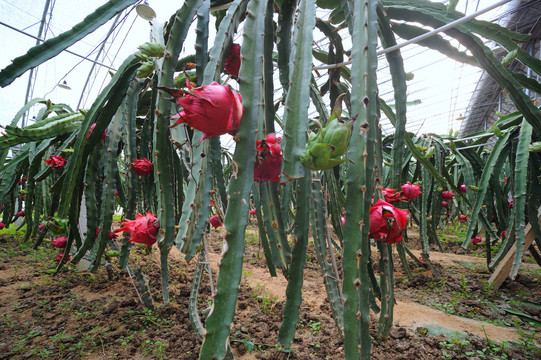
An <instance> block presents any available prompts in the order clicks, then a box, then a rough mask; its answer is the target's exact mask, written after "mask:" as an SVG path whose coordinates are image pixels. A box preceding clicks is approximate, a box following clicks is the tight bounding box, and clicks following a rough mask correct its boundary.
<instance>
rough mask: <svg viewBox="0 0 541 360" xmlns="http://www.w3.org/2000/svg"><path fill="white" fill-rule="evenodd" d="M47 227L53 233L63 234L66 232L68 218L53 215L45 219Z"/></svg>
mask: <svg viewBox="0 0 541 360" xmlns="http://www.w3.org/2000/svg"><path fill="white" fill-rule="evenodd" d="M47 228H49V231H51V233H52V234H53V235H63V234H65V233H67V232H68V219H63V218H60V217H58V216H54V217H53V218H51V219H50V220H49V221H47Z"/></svg>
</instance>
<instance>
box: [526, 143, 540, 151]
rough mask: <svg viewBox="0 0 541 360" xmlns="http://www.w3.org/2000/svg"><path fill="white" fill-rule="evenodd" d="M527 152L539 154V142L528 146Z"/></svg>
mask: <svg viewBox="0 0 541 360" xmlns="http://www.w3.org/2000/svg"><path fill="white" fill-rule="evenodd" d="M528 151H529V152H541V141H536V142H533V143H531V144H530V145H528Z"/></svg>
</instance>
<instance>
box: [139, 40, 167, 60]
mask: <svg viewBox="0 0 541 360" xmlns="http://www.w3.org/2000/svg"><path fill="white" fill-rule="evenodd" d="M138 49H139V50H141V52H142V53H143V54H144V55H146V56H151V57H157V58H161V57H163V53H164V52H165V45H163V44H159V43H155V42H146V43H144V44H143V45H140V46H139V48H138Z"/></svg>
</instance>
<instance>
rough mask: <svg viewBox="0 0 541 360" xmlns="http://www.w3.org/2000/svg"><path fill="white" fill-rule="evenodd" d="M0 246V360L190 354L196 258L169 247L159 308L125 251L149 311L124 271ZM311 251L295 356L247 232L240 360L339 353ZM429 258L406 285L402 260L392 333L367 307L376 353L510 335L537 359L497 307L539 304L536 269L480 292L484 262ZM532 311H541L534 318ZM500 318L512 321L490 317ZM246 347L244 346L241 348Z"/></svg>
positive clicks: (440, 354) (479, 343)
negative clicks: (66, 264)
mask: <svg viewBox="0 0 541 360" xmlns="http://www.w3.org/2000/svg"><path fill="white" fill-rule="evenodd" d="M222 236H223V232H222V231H213V232H212V236H211V238H210V240H209V250H210V260H211V263H212V264H213V266H212V267H213V271H214V276H216V271H217V263H218V260H219V256H220V255H219V254H220V252H221V241H222ZM0 246H1V247H2V248H3V252H2V253H0V255H1V257H0V259H1V263H0V299H1V304H3V305H2V306H1V307H0V359H33V358H36V359H41V358H52V359H197V353H198V349H199V346H200V340H199V339H198V337H197V336H196V334H195V332H194V331H193V330H192V327H191V324H190V321H189V318H188V314H187V303H188V298H189V293H190V286H191V282H190V281H191V277H192V273H193V270H194V267H195V262H194V261H192V262H191V263H186V261H184V260H183V259H182V258H181V256H180V254H179V253H176V252H174V253H173V254H172V256H171V260H170V281H171V304H170V305H169V306H160V305H159V304H160V302H161V291H160V285H159V284H160V271H159V260H158V256H157V255H158V254H157V252H156V251H154V252H153V253H152V254H150V255H147V254H145V253H144V252H143V251H141V250H140V249H138V248H134V249H132V252H133V256H132V259H131V261H132V266H134V267H135V266H140V267H141V268H142V270H143V272H144V273H145V274H146V276H147V278H148V280H149V284H150V287H151V289H152V295H153V297H154V300H155V304H156V305H157V307H156V310H155V311H148V310H144V309H143V307H142V305H141V304H140V303H139V301H138V298H137V296H136V293H135V289H134V287H133V285H132V283H131V280H130V277H129V276H128V275H127V274H126V273H125V272H120V271H118V270H116V269H115V270H114V271H113V272H112V273H110V274H108V272H107V271H105V269H103V268H102V269H100V270H99V271H98V272H97V273H88V272H86V271H76V270H75V269H71V270H69V271H66V272H62V273H60V274H57V275H50V274H47V273H46V270H47V269H48V268H49V269H50V268H52V266H53V264H52V259H54V257H55V256H56V253H55V252H54V251H53V250H51V249H49V248H48V247H44V248H43V249H41V250H37V251H34V250H32V249H29V248H28V247H25V248H23V249H21V248H20V246H19V244H17V243H16V241H15V240H14V239H13V238H11V237H9V236H4V237H1V236H0ZM154 250H155V249H154ZM308 254H309V256H308V262H307V265H306V268H305V281H304V285H303V303H302V305H301V314H300V319H299V324H298V330H297V334H296V337H295V340H294V342H293V344H292V352H290V353H284V352H281V351H280V349H278V347H277V346H276V344H277V334H278V329H279V326H280V322H281V318H282V315H281V312H282V309H283V306H284V302H285V288H286V285H287V282H286V280H285V279H284V277H283V276H282V275H280V274H279V275H278V276H277V277H270V276H269V274H268V271H267V270H266V266H265V263H264V260H263V256H262V250H260V249H259V248H258V246H257V242H256V237H255V235H254V233H253V232H252V231H250V232H249V233H248V234H247V252H246V255H245V266H244V275H243V280H242V283H241V287H240V293H239V300H238V305H237V312H236V316H235V319H234V322H233V324H232V327H231V329H232V331H231V340H232V346H233V349H234V351H235V353H236V358H237V359H244V360H247V359H269V360H274V359H284V360H285V359H298V360H304V359H333V360H334V359H337V360H339V359H343V358H344V357H343V342H342V340H341V337H340V335H339V334H338V332H337V330H336V327H335V325H334V321H333V319H332V318H331V317H330V315H329V314H330V307H329V303H328V301H327V300H326V294H325V289H324V286H323V282H322V279H321V274H320V272H319V267H318V265H317V261H316V260H315V259H316V256H315V252H314V249H313V246H309V249H308ZM374 256H375V257H376V255H375V254H374ZM442 256H445V255H442ZM431 259H432V260H433V261H434V262H436V263H437V266H438V269H439V270H440V272H441V273H442V274H444V276H443V277H442V278H440V279H435V278H433V276H432V274H431V273H430V272H429V271H428V270H427V269H425V268H414V272H415V274H416V275H415V278H414V280H413V281H409V280H407V279H406V278H405V277H404V276H403V275H402V273H403V272H402V270H401V268H400V265H399V264H397V268H396V273H395V275H396V278H397V288H396V294H397V296H396V297H397V301H398V302H397V305H396V306H395V315H394V324H395V326H394V327H393V328H392V329H391V332H390V335H389V336H387V337H385V338H377V337H376V335H375V334H376V323H377V321H376V320H377V317H376V315H374V314H373V321H372V327H373V329H372V330H373V335H374V341H373V346H372V354H373V355H372V358H373V359H404V360H410V359H444V358H445V356H451V357H449V358H453V359H482V358H483V357H480V356H477V355H476V356H477V357H476V356H473V355H467V354H470V353H471V354H475V353H476V352H481V353H483V351H487V349H490V351H491V352H490V354H491V356H492V357H485V358H492V359H497V358H500V355H501V354H502V350H497V351H496V350H494V348H496V345H494V344H495V343H493V341H510V340H515V341H517V342H518V343H520V344H522V346H521V347H513V346H509V347H508V348H506V349H505V352H506V354H507V358H508V359H516V360H520V359H528V358H529V359H535V358H536V356H538V355H535V354H534V353H532V351H533V350H532V349H535V346H536V344H535V339H534V338H535V336H538V335H535V334H536V333H534V335H535V336H534V335H530V337H529V338H527V339H525V338H524V331H526V332H527V333H528V334H531V333H532V332H533V331H535V330H536V329H535V328H533V327H531V326H527V325H524V324H522V323H520V321H519V320H517V319H516V318H514V319H513V317H511V316H509V315H505V313H503V311H502V309H501V308H503V307H513V308H517V307H518V308H519V309H522V310H524V311H528V309H525V308H524V307H520V306H521V305H520V302H519V300H520V299H522V298H524V296H523V295H524V291H528V292H527V294H528V295H529V297H528V299H529V300H535V299H537V301H538V302H541V296H540V295H541V281H540V278H539V273H536V272H535V270H524V271H522V270H521V273H520V275H519V277H518V278H517V281H516V282H514V283H510V282H506V283H504V286H503V287H502V290H501V291H499V292H493V293H487V290H486V289H485V288H484V287H483V285H482V281H483V279H486V278H488V276H489V273H488V271H486V270H483V268H482V266H481V264H477V263H474V262H472V263H474V265H468V266H465V265H464V263H457V262H454V261H452V262H450V263H449V262H446V261H443V260H442V261H441V263H439V260H438V259H437V256H435V255H434V254H432V256H431ZM375 260H376V261H375V262H376V263H377V259H375ZM458 260H460V259H458ZM458 260H457V261H458ZM469 260H471V259H469ZM469 260H468V261H469ZM476 264H477V265H476ZM108 275H109V276H108ZM467 294H471V296H470V295H467ZM521 294H522V295H521ZM473 295H475V296H473ZM208 300H210V287H209V283H208V277H207V278H206V279H205V280H204V282H203V286H202V290H201V302H200V306H199V308H200V310H201V311H203V310H204V309H205V308H206V307H207V306H206V303H207V301H208ZM487 303H490V304H492V305H487ZM435 304H436V305H435ZM438 304H439V305H438ZM435 308H436V309H435ZM437 309H440V310H445V312H444V311H439V310H437ZM529 310H530V311H531V312H534V310H532V309H529ZM449 313H451V314H455V315H460V316H455V315H451V314H449ZM530 314H531V313H530ZM531 315H532V316H537V318H539V314H537V315H535V314H531ZM203 317H204V316H203ZM506 323H507V324H508V325H509V326H507V327H502V326H496V325H495V324H502V325H505V324H506ZM517 329H521V330H522V332H521V333H520V334H519V333H518V332H517ZM441 334H446V335H447V337H445V336H444V335H441ZM486 337H488V339H490V341H491V342H490V343H487V340H486ZM252 344H253V347H254V350H253V352H252V354H250V353H249V352H248V351H247V347H248V348H250V345H252ZM525 345H527V346H525ZM537 345H538V344H537ZM528 346H529V347H528ZM527 347H528V348H527ZM444 354H447V355H444ZM487 354H488V353H487Z"/></svg>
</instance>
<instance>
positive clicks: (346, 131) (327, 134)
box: [300, 94, 357, 170]
mask: <svg viewBox="0 0 541 360" xmlns="http://www.w3.org/2000/svg"><path fill="white" fill-rule="evenodd" d="M345 95H346V94H342V95H340V96H339V97H338V98H337V99H336V104H335V107H334V110H333V114H332V115H331V118H330V119H329V122H328V123H327V126H325V128H323V127H321V125H320V124H319V123H318V126H319V132H318V133H317V134H314V133H312V134H310V136H309V138H308V144H307V145H306V148H305V149H304V151H303V152H302V153H301V155H300V158H301V162H302V163H303V165H304V166H305V167H307V168H308V169H310V170H329V169H332V168H333V167H335V166H336V165H338V164H341V163H343V162H346V161H349V160H348V159H342V158H341V156H342V155H344V153H345V152H346V150H347V148H348V146H349V140H350V139H351V133H352V131H353V121H355V118H356V117H357V116H354V117H353V118H352V119H350V120H348V121H346V122H342V121H340V116H341V114H342V105H341V104H342V99H343V98H344V96H345Z"/></svg>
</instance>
